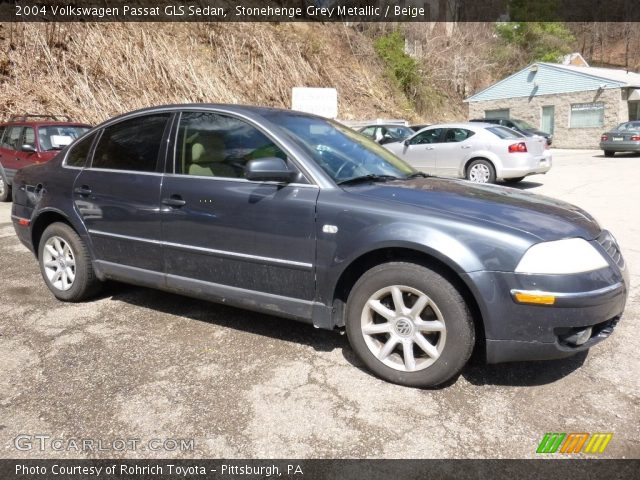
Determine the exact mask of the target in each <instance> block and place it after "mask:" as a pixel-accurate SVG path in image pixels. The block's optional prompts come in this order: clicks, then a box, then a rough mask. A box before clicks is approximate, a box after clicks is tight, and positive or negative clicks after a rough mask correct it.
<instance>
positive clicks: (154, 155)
mask: <svg viewBox="0 0 640 480" xmlns="http://www.w3.org/2000/svg"><path fill="white" fill-rule="evenodd" d="M170 117H171V114H170V113H161V114H154V115H147V116H144V117H136V118H132V119H129V120H124V121H122V122H119V123H116V124H115V125H111V126H109V127H106V128H105V129H104V130H103V133H102V136H101V137H100V140H99V141H98V144H97V146H96V150H95V153H94V155H93V162H92V164H91V166H92V168H100V169H110V170H124V171H135V172H155V171H156V167H157V163H158V153H159V152H160V144H161V143H162V137H163V136H164V131H165V128H166V126H167V121H168V120H169V118H170Z"/></svg>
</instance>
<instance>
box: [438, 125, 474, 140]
mask: <svg viewBox="0 0 640 480" xmlns="http://www.w3.org/2000/svg"><path fill="white" fill-rule="evenodd" d="M474 135H475V132H472V131H471V130H467V129H466V128H449V129H447V133H445V135H444V141H445V143H451V142H454V143H456V142H464V141H465V140H466V139H467V138H471V137H473V136H474Z"/></svg>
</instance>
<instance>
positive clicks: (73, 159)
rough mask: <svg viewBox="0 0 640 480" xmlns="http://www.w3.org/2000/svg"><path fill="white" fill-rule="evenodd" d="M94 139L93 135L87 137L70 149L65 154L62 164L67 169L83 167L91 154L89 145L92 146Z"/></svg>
mask: <svg viewBox="0 0 640 480" xmlns="http://www.w3.org/2000/svg"><path fill="white" fill-rule="evenodd" d="M95 138H96V136H95V134H92V135H89V136H88V137H86V138H83V139H82V140H80V141H79V142H78V143H76V144H75V145H74V146H73V147H71V150H69V153H67V158H66V159H65V162H64V164H65V165H66V166H68V167H78V168H82V167H84V166H85V164H86V161H87V157H88V156H89V153H90V152H91V145H92V144H93V140H94V139H95Z"/></svg>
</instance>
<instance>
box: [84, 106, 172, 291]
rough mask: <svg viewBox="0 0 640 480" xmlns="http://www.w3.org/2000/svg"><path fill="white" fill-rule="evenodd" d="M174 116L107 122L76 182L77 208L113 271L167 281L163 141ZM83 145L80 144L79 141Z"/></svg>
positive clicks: (104, 262)
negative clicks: (162, 229) (162, 216)
mask: <svg viewBox="0 0 640 480" xmlns="http://www.w3.org/2000/svg"><path fill="white" fill-rule="evenodd" d="M170 117H171V115H170V114H168V113H163V114H151V115H144V116H140V117H135V118H133V119H129V120H124V121H121V122H119V123H116V124H114V125H111V126H108V127H106V128H105V129H104V130H103V131H102V133H101V136H100V138H99V139H98V141H97V143H96V146H95V148H94V154H93V159H92V162H91V164H90V167H89V168H85V169H83V170H82V171H81V172H80V174H79V175H78V177H77V178H76V181H75V183H74V189H73V198H74V203H75V206H76V209H77V210H78V212H79V213H80V215H81V216H82V217H83V220H84V223H85V225H86V227H87V229H88V231H89V236H90V238H91V242H92V245H93V250H94V254H95V258H96V260H97V261H98V262H100V266H101V267H102V269H103V270H104V271H105V272H107V273H108V274H109V275H111V276H114V277H116V278H117V277H118V275H119V274H124V275H125V276H126V277H131V275H135V277H136V278H137V279H138V281H139V283H143V284H144V283H149V282H148V281H147V280H148V279H149V278H156V279H157V280H158V281H159V282H162V281H163V268H164V262H163V256H162V254H163V252H162V245H161V235H160V186H161V184H162V170H161V167H160V163H161V162H162V161H163V160H164V155H165V152H163V151H162V149H161V145H162V144H164V142H163V141H162V140H163V138H164V136H165V135H166V134H167V133H168V132H167V133H166V132H165V130H166V129H167V124H168V123H169V122H168V121H169V119H170ZM80 145H82V144H79V146H80Z"/></svg>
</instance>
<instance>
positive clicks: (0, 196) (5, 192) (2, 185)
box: [0, 175, 11, 202]
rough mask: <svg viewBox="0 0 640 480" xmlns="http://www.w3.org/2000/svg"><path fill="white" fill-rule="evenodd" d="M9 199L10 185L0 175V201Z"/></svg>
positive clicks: (8, 200)
mask: <svg viewBox="0 0 640 480" xmlns="http://www.w3.org/2000/svg"><path fill="white" fill-rule="evenodd" d="M10 201H11V185H9V184H8V183H7V182H6V180H5V179H4V177H3V176H2V175H0V202H10Z"/></svg>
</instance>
